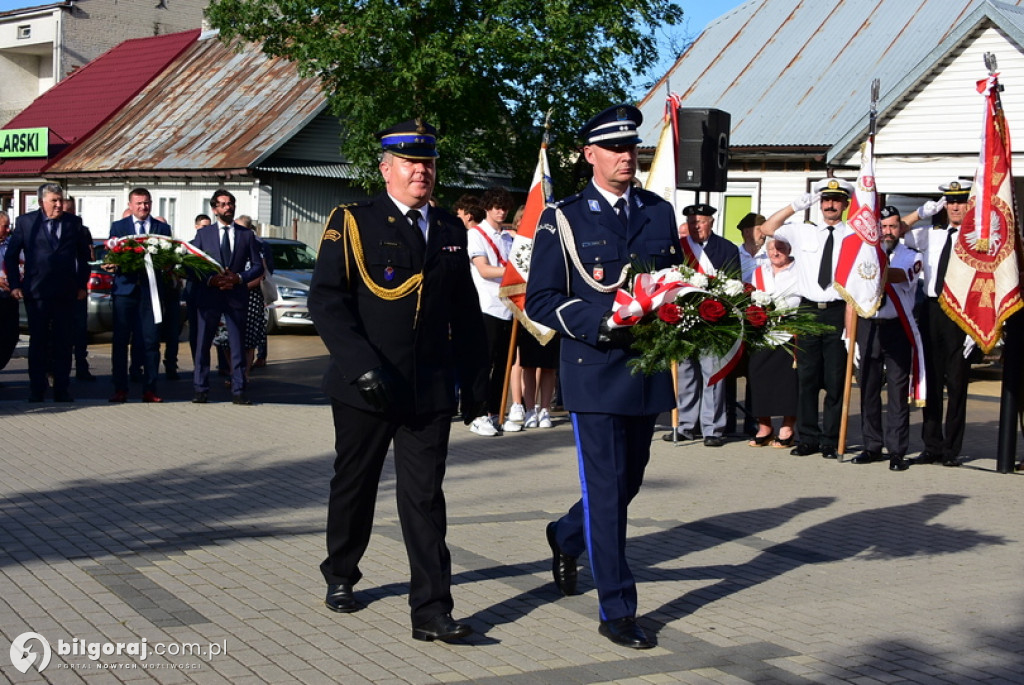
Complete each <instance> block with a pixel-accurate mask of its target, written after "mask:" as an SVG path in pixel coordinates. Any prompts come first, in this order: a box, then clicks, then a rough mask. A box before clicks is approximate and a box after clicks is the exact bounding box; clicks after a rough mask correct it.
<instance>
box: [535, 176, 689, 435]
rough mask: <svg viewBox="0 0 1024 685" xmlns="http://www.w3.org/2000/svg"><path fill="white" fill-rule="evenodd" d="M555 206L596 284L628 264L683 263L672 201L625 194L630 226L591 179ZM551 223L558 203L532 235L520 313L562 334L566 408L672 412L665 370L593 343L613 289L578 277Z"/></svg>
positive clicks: (672, 395) (638, 193)
mask: <svg viewBox="0 0 1024 685" xmlns="http://www.w3.org/2000/svg"><path fill="white" fill-rule="evenodd" d="M557 208H558V209H560V210H561V212H563V213H564V215H565V217H566V219H567V220H568V222H569V224H570V226H571V227H572V233H573V244H574V245H575V249H576V251H577V253H578V255H579V261H580V263H581V264H582V267H583V270H584V271H585V272H586V273H587V275H588V276H590V277H591V278H593V279H594V280H595V281H598V282H599V283H600V285H608V284H610V283H614V282H615V281H616V280H617V279H618V278H619V275H620V273H621V272H622V269H623V267H625V266H628V265H629V264H630V263H633V264H634V265H636V266H637V267H639V268H641V269H643V270H655V269H661V268H665V267H670V266H674V265H678V264H680V263H681V260H682V255H681V250H680V247H679V237H678V233H677V231H676V225H675V218H674V212H673V209H672V205H670V204H669V203H668V202H666V201H665V200H663V199H661V198H660V197H658V196H657V195H655V194H654V193H651V192H648V191H645V190H636V189H633V190H631V191H630V208H629V225H628V227H624V226H623V225H622V223H621V222H620V220H619V218H618V217H617V216H616V214H615V210H614V209H612V207H611V206H610V205H609V204H608V202H607V201H606V200H605V199H604V198H603V197H602V196H601V194H600V193H599V192H598V191H597V189H596V188H595V187H594V186H593V184H592V183H591V184H590V185H588V186H587V187H586V188H585V189H584V190H583V192H581V193H579V194H578V195H574V196H572V197H570V198H568V199H566V200H563V201H562V202H561V203H559V205H558V206H557ZM557 225H558V223H557V219H556V208H555V207H549V208H548V209H547V210H545V212H544V213H543V215H542V216H541V219H540V223H539V225H538V227H537V231H536V234H535V236H534V241H533V256H532V259H531V263H530V278H529V282H528V285H527V292H526V310H527V314H528V315H529V317H530V318H531V319H533V320H534V321H538V322H540V323H542V324H544V325H546V326H548V327H550V328H553V329H555V330H557V331H558V332H559V333H561V334H562V343H561V365H560V367H561V387H562V400H563V404H564V405H565V408H566V409H567V410H569V411H571V412H596V413H605V414H621V415H627V416H644V415H650V414H657V413H660V412H662V411H666V410H669V409H671V408H672V407H673V406H674V404H675V392H674V390H673V387H672V380H671V377H670V376H669V374H668V373H660V374H655V375H651V376H645V375H643V374H641V373H633V370H632V368H630V367H629V365H628V361H629V360H630V359H632V358H634V357H635V356H637V355H636V352H634V351H632V350H628V349H621V348H616V347H611V346H608V345H605V344H600V343H598V342H597V338H598V328H599V327H600V325H601V321H602V320H604V319H606V318H607V317H608V315H609V313H610V311H611V309H612V305H613V302H614V299H615V292H614V291H612V292H607V293H605V292H600V291H599V290H595V289H594V288H593V287H591V286H590V285H589V284H588V283H587V282H586V281H585V280H584V278H583V276H582V275H581V274H580V273H579V270H578V269H577V268H576V267H575V266H574V265H573V263H572V260H571V259H570V258H569V256H568V255H567V253H566V250H565V249H564V246H563V244H562V240H561V238H560V236H559V233H558V228H557ZM595 274H596V275H597V276H599V278H598V277H595Z"/></svg>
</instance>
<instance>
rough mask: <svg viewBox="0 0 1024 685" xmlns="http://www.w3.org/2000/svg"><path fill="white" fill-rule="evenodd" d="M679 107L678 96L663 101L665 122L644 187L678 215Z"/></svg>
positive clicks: (671, 96)
mask: <svg viewBox="0 0 1024 685" xmlns="http://www.w3.org/2000/svg"><path fill="white" fill-rule="evenodd" d="M678 107H679V96H678V95H670V96H669V97H668V101H667V102H666V103H665V123H664V125H663V126H662V127H661V135H659V136H658V146H657V147H656V148H654V160H653V161H652V162H651V169H650V171H648V172H647V181H646V182H645V183H644V189H645V190H649V191H651V192H652V193H655V194H657V195H659V196H660V197H662V198H664V199H665V200H667V201H668V202H669V203H670V204H671V205H672V209H673V215H674V216H676V217H678V216H679V212H678V210H679V209H680V208H679V207H678V206H677V204H676V140H677V138H678V132H677V129H678V124H677V122H676V116H675V114H676V110H677V109H678Z"/></svg>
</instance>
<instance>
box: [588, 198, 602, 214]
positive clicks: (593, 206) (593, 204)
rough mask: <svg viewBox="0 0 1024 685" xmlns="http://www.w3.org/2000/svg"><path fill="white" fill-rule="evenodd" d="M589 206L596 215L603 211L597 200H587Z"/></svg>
mask: <svg viewBox="0 0 1024 685" xmlns="http://www.w3.org/2000/svg"><path fill="white" fill-rule="evenodd" d="M587 206H588V207H590V211H592V212H594V213H595V214H597V213H598V212H600V211H601V205H600V203H598V201H597V200H587Z"/></svg>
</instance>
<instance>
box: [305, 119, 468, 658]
mask: <svg viewBox="0 0 1024 685" xmlns="http://www.w3.org/2000/svg"><path fill="white" fill-rule="evenodd" d="M377 135H378V138H379V139H380V142H381V161H380V165H379V168H380V173H381V176H383V178H384V182H385V186H386V192H384V193H381V194H380V195H377V196H376V197H374V198H372V199H370V200H367V201H365V202H360V203H358V204H355V205H349V206H343V207H338V208H337V209H335V210H334V212H333V213H332V214H331V218H330V219H329V220H328V222H327V227H326V230H325V231H324V235H323V240H322V242H321V243H320V255H319V257H318V259H317V262H316V269H315V270H314V271H313V280H312V282H311V284H310V292H309V311H310V313H311V314H312V316H313V321H314V322H315V323H316V327H317V331H318V332H319V333H320V336H321V337H322V338H323V340H324V343H325V344H326V345H327V349H328V350H329V351H330V354H331V361H330V366H329V367H328V369H327V373H326V374H325V375H324V390H325V392H326V393H327V394H328V395H330V397H331V408H332V411H333V413H334V445H335V450H336V453H337V457H336V459H335V461H334V477H333V478H332V479H331V494H330V500H329V502H328V509H327V558H326V559H324V561H323V563H321V564H320V571H321V573H323V576H324V580H325V581H326V582H327V597H326V599H325V603H326V604H327V607H328V608H329V609H331V610H332V611H336V612H339V613H349V612H353V611H357V610H358V609H359V608H360V603H359V602H358V600H357V599H356V597H355V595H354V594H353V586H354V585H355V584H356V583H357V582H359V580H360V578H361V577H362V573H361V572H360V570H359V561H360V559H362V557H363V554H364V553H365V552H366V548H367V546H368V545H369V542H370V531H371V529H372V527H373V508H374V503H375V502H376V500H377V487H378V482H379V480H380V474H381V468H382V467H383V465H384V458H385V456H386V455H387V452H388V446H389V445H391V443H392V442H394V447H395V457H394V458H395V474H396V482H395V491H396V498H397V501H398V518H399V520H400V521H401V523H402V537H403V538H404V539H405V549H406V553H407V554H408V556H409V566H410V568H411V578H410V581H409V607H410V618H411V623H412V637H413V638H414V639H416V640H425V641H433V640H442V641H445V642H449V641H453V640H459V639H462V638H464V637H466V636H467V635H469V634H470V633H471V632H472V630H471V628H470V626H468V625H466V624H465V623H461V622H459V621H456V620H455V619H453V618H452V614H451V612H452V608H453V606H454V602H453V600H452V594H451V575H452V568H451V555H450V554H449V552H448V547H447V545H446V543H445V532H446V527H447V519H446V512H445V500H444V491H443V490H442V483H443V480H444V472H445V462H446V460H447V457H448V439H449V434H450V432H451V417H452V414H453V413H454V410H455V406H456V402H455V378H456V372H457V373H458V378H459V380H460V381H461V384H462V417H463V421H464V422H465V423H467V424H469V423H470V422H472V420H473V419H474V418H475V417H477V416H480V412H482V411H483V410H484V402H483V400H484V397H485V392H486V381H487V369H488V363H487V348H486V335H485V333H484V324H483V319H482V316H481V314H480V305H479V302H478V301H477V296H476V290H475V289H474V288H473V280H472V277H471V276H470V264H469V259H468V258H467V256H466V229H465V228H464V227H463V225H462V223H461V222H460V221H459V220H458V219H456V218H455V217H454V216H452V215H451V214H448V213H447V212H445V211H444V210H441V209H438V208H436V207H433V206H431V205H430V204H429V200H430V197H431V195H432V193H433V189H434V178H435V176H434V173H435V161H434V159H435V158H436V157H437V150H436V146H435V135H436V134H435V130H434V127H432V126H430V125H428V124H426V123H424V122H423V121H421V120H418V119H417V120H413V121H406V122H403V123H401V124H396V125H395V126H392V127H391V128H389V129H387V130H385V131H381V132H380V133H379V134H377Z"/></svg>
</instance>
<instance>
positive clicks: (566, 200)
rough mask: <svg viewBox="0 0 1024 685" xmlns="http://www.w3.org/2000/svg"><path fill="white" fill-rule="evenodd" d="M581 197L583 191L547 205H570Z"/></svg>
mask: <svg viewBox="0 0 1024 685" xmlns="http://www.w3.org/2000/svg"><path fill="white" fill-rule="evenodd" d="M581 197H583V193H576V194H575V195H570V196H569V197H564V198H562V199H561V200H558V201H557V202H552V203H550V204H549V205H548V207H565V206H566V205H571V204H572V203H573V202H576V201H577V200H579V199H580V198H581Z"/></svg>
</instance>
